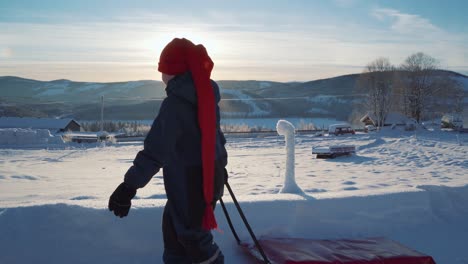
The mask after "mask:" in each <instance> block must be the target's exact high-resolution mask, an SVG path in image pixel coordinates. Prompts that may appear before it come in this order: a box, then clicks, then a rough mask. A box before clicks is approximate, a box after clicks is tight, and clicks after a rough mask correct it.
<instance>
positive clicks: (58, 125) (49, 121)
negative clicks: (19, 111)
mask: <svg viewBox="0 0 468 264" xmlns="http://www.w3.org/2000/svg"><path fill="white" fill-rule="evenodd" d="M0 128H31V129H48V130H49V131H50V132H51V133H58V132H66V131H81V126H80V124H79V123H78V122H76V121H75V120H73V119H71V118H65V119H55V118H35V117H0Z"/></svg>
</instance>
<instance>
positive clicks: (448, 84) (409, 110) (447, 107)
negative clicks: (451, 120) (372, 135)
mask: <svg viewBox="0 0 468 264" xmlns="http://www.w3.org/2000/svg"><path fill="white" fill-rule="evenodd" d="M438 68H439V64H438V62H437V60H436V59H435V58H433V57H431V56H429V55H427V54H425V53H422V52H418V53H415V54H412V55H410V56H408V57H407V58H406V59H405V61H404V62H403V63H402V64H401V66H400V67H399V68H395V67H394V66H393V65H391V64H390V61H389V60H388V59H386V58H378V59H376V60H374V61H372V62H371V63H369V64H368V65H367V66H366V68H365V70H364V72H363V74H361V76H360V78H359V80H358V82H357V87H358V89H359V92H361V93H365V94H366V95H367V97H366V101H365V107H366V110H367V111H369V112H370V113H372V114H373V115H374V116H375V117H376V119H377V120H376V121H377V124H376V125H377V126H381V125H382V123H383V121H384V120H385V117H386V115H387V114H388V113H389V112H390V111H397V112H401V113H403V114H405V115H406V116H407V117H411V118H414V119H415V120H416V121H417V122H421V121H422V120H424V119H432V118H434V117H440V116H442V115H443V114H444V113H447V112H456V113H461V112H463V98H464V92H463V89H462V87H461V84H460V83H459V82H458V81H457V80H456V78H455V75H456V73H453V72H448V71H444V70H440V69H438Z"/></svg>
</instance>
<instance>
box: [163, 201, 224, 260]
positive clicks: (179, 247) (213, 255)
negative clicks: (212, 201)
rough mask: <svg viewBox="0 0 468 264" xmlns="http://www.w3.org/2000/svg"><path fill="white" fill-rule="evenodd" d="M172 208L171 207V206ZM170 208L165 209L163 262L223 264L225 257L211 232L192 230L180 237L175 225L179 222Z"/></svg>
mask: <svg viewBox="0 0 468 264" xmlns="http://www.w3.org/2000/svg"><path fill="white" fill-rule="evenodd" d="M169 206H170V205H169ZM169 206H168V205H167V204H166V207H165V208H164V214H163V220H162V229H163V239H164V254H163V261H164V263H165V264H185V263H187V264H191V263H203V264H223V263H224V255H223V253H222V252H221V251H220V249H219V247H218V246H217V245H216V243H214V241H213V235H212V234H211V232H210V231H205V230H202V229H195V230H191V231H190V232H189V233H187V234H186V235H182V236H181V235H178V234H177V232H176V228H175V226H174V224H177V221H174V220H175V219H174V218H173V216H172V215H171V213H170V211H171V210H170V209H169Z"/></svg>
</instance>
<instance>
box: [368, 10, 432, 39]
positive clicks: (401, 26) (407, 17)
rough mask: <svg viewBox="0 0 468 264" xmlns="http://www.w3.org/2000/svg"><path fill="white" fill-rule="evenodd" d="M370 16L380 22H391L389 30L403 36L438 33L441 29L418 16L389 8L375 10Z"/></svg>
mask: <svg viewBox="0 0 468 264" xmlns="http://www.w3.org/2000/svg"><path fill="white" fill-rule="evenodd" d="M372 16H373V17H375V18H377V19H378V20H380V21H387V20H390V21H391V28H392V29H393V30H394V31H396V32H398V33H403V34H412V33H414V32H421V31H423V32H440V31H441V29H440V28H438V27H437V26H435V25H434V24H432V23H431V22H430V21H429V20H428V19H426V18H424V17H421V16H419V15H413V14H406V13H402V12H400V11H398V10H395V9H390V8H376V9H374V10H373V11H372Z"/></svg>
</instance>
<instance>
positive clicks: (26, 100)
mask: <svg viewBox="0 0 468 264" xmlns="http://www.w3.org/2000/svg"><path fill="white" fill-rule="evenodd" d="M441 73H444V74H446V73H448V74H450V76H451V78H452V79H454V80H456V81H457V82H459V83H460V84H461V85H462V86H463V87H464V89H465V91H466V94H468V77H466V76H464V75H460V74H458V73H454V72H445V71H441ZM359 76H360V75H359V74H351V75H344V76H338V77H334V78H328V79H323V80H315V81H310V82H294V83H281V82H270V81H255V80H251V81H218V84H219V86H220V89H221V96H222V98H223V101H222V102H221V104H220V107H221V111H222V115H223V116H224V117H286V116H295V117H303V116H314V117H324V118H335V119H339V120H347V119H348V117H349V115H350V109H352V108H353V105H354V104H355V103H356V102H359V101H360V100H361V99H362V95H361V94H358V93H357V92H356V89H355V86H356V82H357V79H358V78H359ZM101 96H104V99H105V106H106V116H107V118H109V119H153V118H154V115H155V114H156V113H157V111H158V109H159V104H160V99H161V98H164V96H165V91H164V85H163V83H162V82H160V81H131V82H118V83H93V82H73V81H69V80H55V81H49V82H45V81H36V80H29V79H23V78H18V77H10V76H5V77H0V114H2V113H3V114H4V115H7V114H8V115H10V116H15V115H17V116H24V115H29V116H61V117H73V118H76V119H86V120H90V119H98V118H99V112H100V98H101ZM2 102H3V103H2ZM466 103H467V104H468V102H466ZM5 104H9V105H5Z"/></svg>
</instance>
